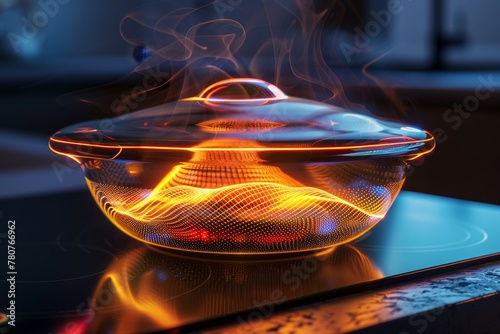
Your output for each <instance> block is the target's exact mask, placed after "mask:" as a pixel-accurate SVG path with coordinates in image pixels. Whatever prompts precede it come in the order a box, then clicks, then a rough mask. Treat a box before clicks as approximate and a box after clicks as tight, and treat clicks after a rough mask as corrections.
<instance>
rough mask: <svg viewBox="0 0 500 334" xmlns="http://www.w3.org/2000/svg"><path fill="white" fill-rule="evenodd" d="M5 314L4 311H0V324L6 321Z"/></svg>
mask: <svg viewBox="0 0 500 334" xmlns="http://www.w3.org/2000/svg"><path fill="white" fill-rule="evenodd" d="M7 319H8V318H7V314H5V313H0V324H2V323H4V322H7Z"/></svg>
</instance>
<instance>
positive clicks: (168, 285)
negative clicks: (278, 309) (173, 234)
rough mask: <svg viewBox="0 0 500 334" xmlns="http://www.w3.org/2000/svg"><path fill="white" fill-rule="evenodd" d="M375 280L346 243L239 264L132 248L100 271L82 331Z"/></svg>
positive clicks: (130, 329) (216, 312)
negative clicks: (305, 253)
mask: <svg viewBox="0 0 500 334" xmlns="http://www.w3.org/2000/svg"><path fill="white" fill-rule="evenodd" d="M381 277H382V273H381V272H380V271H379V270H378V269H377V267H375V266H374V264H373V263H372V262H371V261H370V259H369V258H368V257H367V256H366V255H364V254H363V253H361V252H360V251H359V250H358V249H356V248H354V247H353V246H350V245H346V246H339V247H336V248H334V249H333V250H327V251H322V252H318V253H316V254H313V255H309V256H303V257H295V258H290V259H285V260H280V261H244V262H241V261H228V260H224V261H215V260H214V261H206V260H202V259H197V258H192V257H187V256H178V255H174V254H169V253H167V252H161V251H159V250H158V249H154V248H152V247H151V248H147V247H139V248H136V249H133V250H131V251H129V252H127V253H126V254H125V255H124V256H122V257H120V258H118V259H117V260H116V261H113V262H112V263H111V265H110V266H109V267H108V269H107V270H106V272H105V273H104V274H103V276H102V278H101V280H100V282H99V284H98V286H97V289H96V290H95V292H94V295H93V298H92V308H91V309H92V310H93V311H94V312H93V317H92V318H93V320H92V322H91V324H90V326H91V328H90V329H91V330H90V331H89V332H91V333H102V332H105V331H107V332H112V333H124V332H125V333H134V332H146V331H155V330H164V329H168V328H173V327H176V326H180V325H183V324H185V323H192V322H196V321H199V320H202V319H209V318H214V317H217V316H220V315H225V314H231V313H234V312H239V311H244V310H249V309H252V308H254V307H257V306H260V307H261V308H266V309H269V308H270V307H273V308H274V307H275V305H273V304H276V305H278V304H280V303H282V302H284V301H285V300H292V299H296V298H300V297H304V296H308V295H311V294H315V293H321V292H323V291H326V290H330V289H332V288H333V287H341V286H346V285H351V284H356V283H358V282H366V281H371V280H376V279H379V278H381ZM110 296H112V297H110ZM261 304H262V305H261Z"/></svg>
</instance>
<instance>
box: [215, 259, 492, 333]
mask: <svg viewBox="0 0 500 334" xmlns="http://www.w3.org/2000/svg"><path fill="white" fill-rule="evenodd" d="M343 332H359V333H398V334H409V333H500V261H496V262H492V263H487V264H483V265H476V266H473V267H469V268H467V269H462V270H456V271H452V272H449V273H446V274H441V275H437V276H431V277H427V278H425V279H417V280H414V281H411V282H408V283H404V284H400V285H396V286H393V287H390V288H383V289H377V290H371V291H368V292H364V293H359V294H355V295H351V296H346V297H342V298H336V299H331V300H328V301H326V302H323V303H317V304H313V305H308V306H305V307H300V308H296V309H293V310H290V311H284V312H279V313H276V314H271V315H269V316H267V317H265V316H262V314H261V315H260V316H258V314H252V313H249V314H248V315H247V317H245V318H241V317H240V318H238V321H236V322H235V323H233V324H231V325H227V326H223V327H219V328H216V329H211V330H207V331H206V333H343Z"/></svg>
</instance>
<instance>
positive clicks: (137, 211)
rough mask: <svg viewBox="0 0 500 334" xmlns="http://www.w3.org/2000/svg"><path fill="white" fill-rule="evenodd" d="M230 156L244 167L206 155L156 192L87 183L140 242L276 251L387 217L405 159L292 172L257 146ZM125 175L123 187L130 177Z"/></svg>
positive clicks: (358, 230)
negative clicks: (270, 162)
mask: <svg viewBox="0 0 500 334" xmlns="http://www.w3.org/2000/svg"><path fill="white" fill-rule="evenodd" d="M197 154H201V153H197ZM203 154H206V152H205V153H203ZM218 154H221V153H220V152H219V153H218ZM231 154H232V155H233V157H232V158H233V159H236V158H235V156H237V159H236V160H239V162H240V163H239V164H235V163H233V164H231V163H226V164H215V163H209V160H207V158H213V157H211V156H202V157H200V155H198V156H195V158H193V159H192V161H191V162H189V163H184V164H180V165H178V166H175V167H174V168H172V169H171V170H170V171H169V172H168V173H167V174H166V175H165V176H164V177H163V179H161V181H160V182H158V183H157V185H156V187H153V188H151V189H149V188H139V187H131V186H124V185H120V184H119V183H117V182H111V183H112V184H110V183H104V182H101V180H102V179H100V178H98V177H91V178H89V177H88V178H87V181H88V184H89V187H90V189H91V191H92V194H93V195H94V197H95V199H96V201H97V202H98V204H99V205H100V206H101V208H102V209H103V211H104V212H105V213H106V215H107V216H108V217H109V218H110V219H111V220H112V221H113V222H114V223H115V224H116V225H117V226H119V227H120V228H121V229H123V230H125V231H126V232H127V233H129V234H131V235H132V236H134V237H136V238H139V239H141V240H145V241H147V242H150V243H153V244H156V245H160V246H165V247H170V248H176V249H187V250H193V251H201V252H214V253H262V252H263V253H275V252H293V251H305V250H312V249H318V248H323V247H328V246H331V245H334V244H339V243H343V242H346V241H349V240H351V239H353V238H356V237H358V236H359V235H361V234H362V233H364V232H365V231H367V230H368V229H369V228H370V227H372V226H373V225H374V224H375V223H377V222H378V221H380V220H381V219H382V218H383V217H384V215H385V213H386V212H387V210H388V209H389V207H390V205H391V203H392V201H393V199H394V198H395V197H396V196H397V193H398V192H399V190H400V188H401V185H402V183H403V180H404V178H403V176H404V168H403V167H402V164H401V161H398V160H397V159H392V160H382V161H375V162H370V161H368V162H367V161H360V162H351V163H336V164H307V165H305V166H303V167H301V168H302V169H301V170H297V169H298V168H297V166H298V164H293V165H294V166H295V167H296V168H295V169H296V170H295V171H294V176H295V177H292V176H290V175H288V174H287V173H285V172H284V171H283V169H284V168H283V169H282V168H279V167H276V166H267V165H261V164H260V163H259V162H258V159H257V158H256V157H255V156H252V155H251V154H249V153H248V152H247V153H245V156H241V155H238V154H237V153H236V152H231ZM226 160H231V158H228V157H226ZM233 161H234V160H233ZM109 170H111V169H107V172H106V173H109ZM95 173H96V171H95V170H94V171H93V173H88V175H91V174H95ZM295 174H296V175H295ZM116 175H117V177H119V178H120V180H121V181H122V184H123V181H124V175H125V174H124V173H123V172H122V171H117V172H116ZM297 175H298V176H297ZM94 176H95V175H94ZM106 178H107V179H108V180H109V174H107V175H106ZM125 181H126V180H125ZM125 183H127V182H125Z"/></svg>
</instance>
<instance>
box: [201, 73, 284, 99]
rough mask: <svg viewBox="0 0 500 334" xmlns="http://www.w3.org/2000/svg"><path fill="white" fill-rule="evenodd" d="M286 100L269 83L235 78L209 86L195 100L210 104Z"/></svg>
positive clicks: (278, 90) (279, 91) (280, 92)
mask: <svg viewBox="0 0 500 334" xmlns="http://www.w3.org/2000/svg"><path fill="white" fill-rule="evenodd" d="M286 98H287V96H286V95H285V93H283V92H282V91H281V90H280V89H279V88H278V87H276V86H275V85H273V84H270V83H269V82H266V81H263V80H259V79H252V78H236V79H227V80H222V81H219V82H216V83H214V84H212V85H210V86H209V87H207V88H206V89H205V90H203V91H202V92H201V93H200V95H198V96H197V97H196V98H195V99H197V100H203V101H207V102H212V103H252V102H267V101H275V100H283V99H286Z"/></svg>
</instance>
